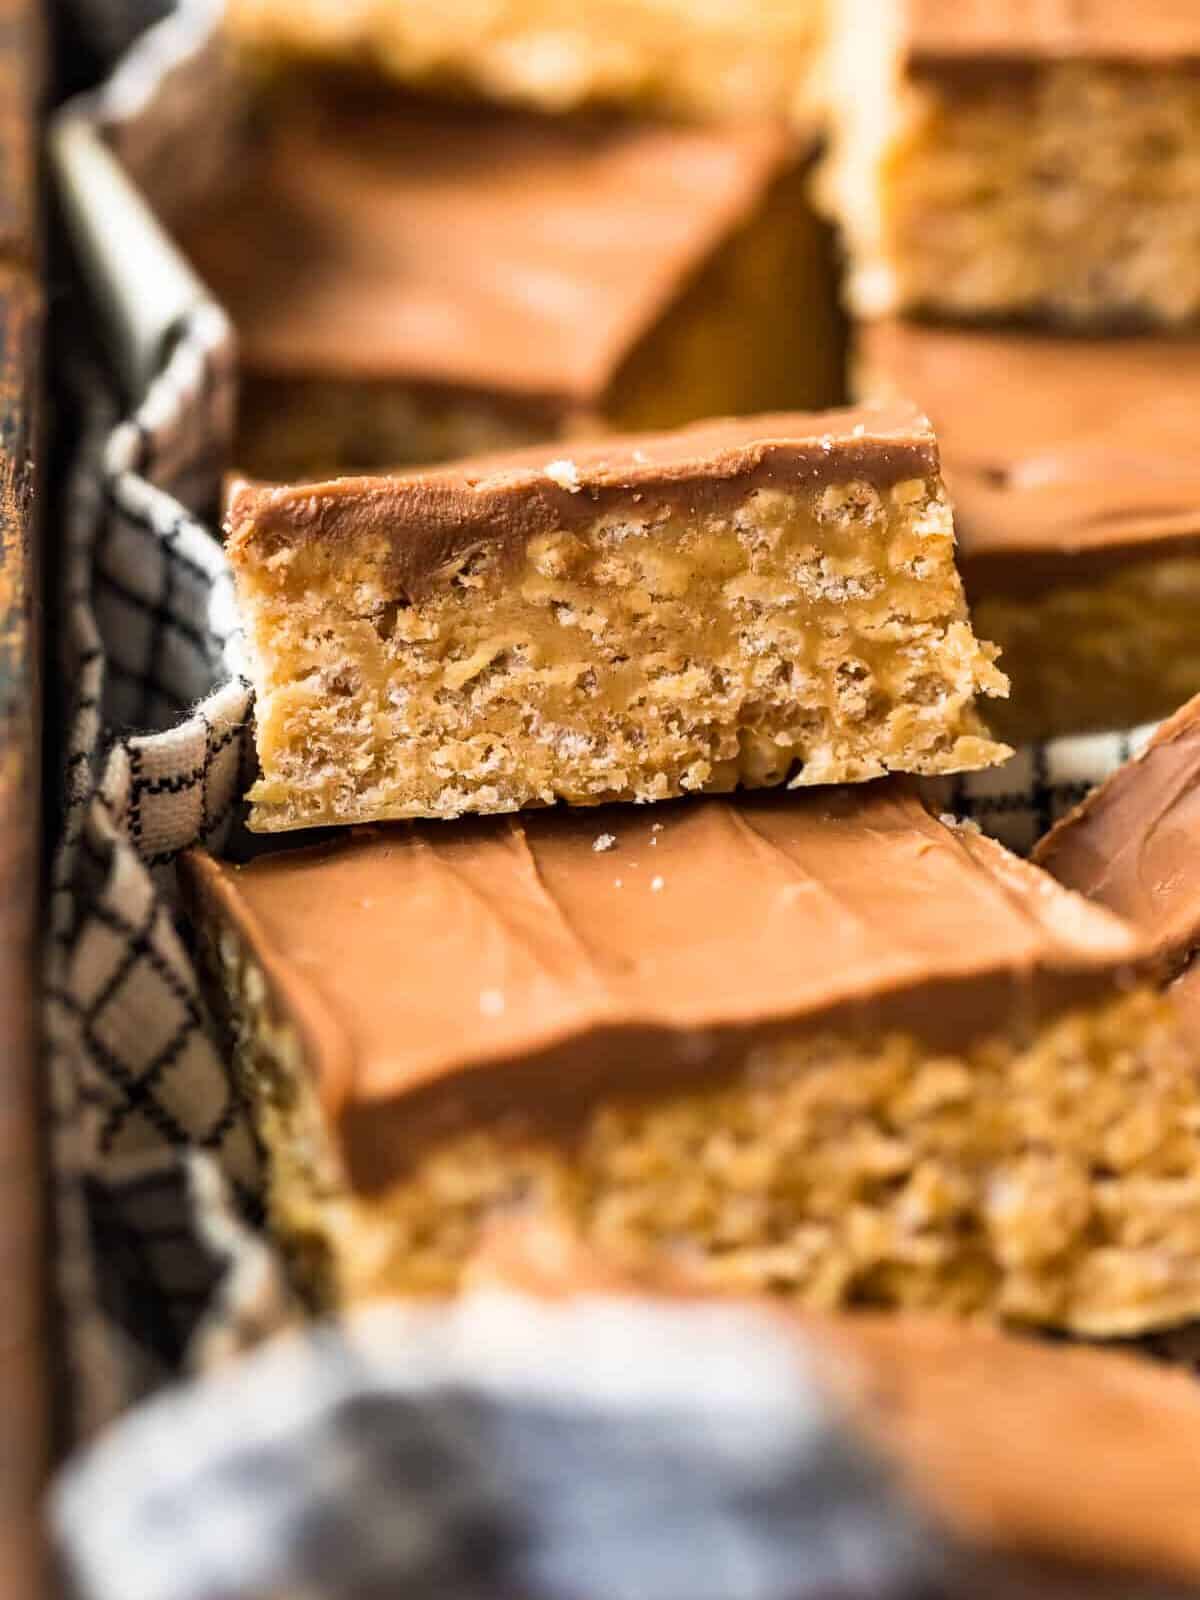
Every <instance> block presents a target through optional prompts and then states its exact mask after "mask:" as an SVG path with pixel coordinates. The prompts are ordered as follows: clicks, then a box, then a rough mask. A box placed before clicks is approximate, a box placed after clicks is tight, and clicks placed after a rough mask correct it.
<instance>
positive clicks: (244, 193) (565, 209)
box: [180, 89, 839, 476]
mask: <svg viewBox="0 0 1200 1600" xmlns="http://www.w3.org/2000/svg"><path fill="white" fill-rule="evenodd" d="M806 148H807V146H806V144H805V142H803V141H800V142H798V141H797V137H796V135H795V134H794V133H793V132H791V131H789V130H788V129H786V128H784V127H782V126H780V125H778V124H774V123H767V122H758V123H752V124H742V125H735V126H732V127H720V128H702V127H686V126H683V127H670V126H663V125H656V124H652V123H651V124H647V123H640V122H629V121H625V120H617V119H605V118H600V117H592V118H585V119H582V120H570V121H566V122H562V121H556V120H553V119H548V118H544V117H537V116H533V115H525V114H520V113H513V112H504V111H496V110H487V109H481V108H475V109H472V108H470V107H464V106H445V105H437V104H433V103H427V102H408V101H405V100H404V99H403V98H400V97H396V96H392V95H383V94H372V93H371V92H369V91H367V90H362V89H360V90H359V91H358V92H346V93H345V94H343V95H337V96H333V97H327V96H323V95H320V94H317V93H315V92H314V93H313V94H312V95H311V97H310V98H308V99H304V98H301V97H292V98H285V99H284V101H283V102H282V104H280V105H279V106H273V107H272V108H271V110H270V114H269V115H267V116H266V117H265V119H264V125H263V127H262V128H261V129H260V130H259V135H258V139H257V142H256V143H255V144H253V145H252V146H251V148H250V149H249V151H248V152H247V156H246V161H245V168H244V170H243V172H242V173H241V174H240V175H238V176H237V177H235V178H234V179H233V180H231V186H230V189H229V192H228V193H227V194H224V195H220V196H215V197H214V199H213V203H212V204H211V205H210V206H208V207H207V209H206V210H204V211H202V212H200V213H198V214H196V215H194V216H191V217H189V218H188V219H187V220H186V222H185V223H184V224H183V225H182V226H181V230H180V242H181V244H182V245H183V248H184V249H185V251H186V252H187V253H188V255H189V256H190V257H191V259H192V260H193V262H194V263H195V265H196V267H197V269H198V271H199V272H200V274H201V276H202V277H203V278H204V279H205V281H206V282H207V283H208V284H209V286H210V287H211V288H212V289H213V291H214V292H215V293H216V294H217V296H218V298H219V299H220V300H221V301H222V302H223V304H224V305H225V306H226V307H227V308H228V309H229V311H230V313H231V315H232V317H233V321H234V323H235V326H236V328H237V331H238V337H239V347H240V357H241V363H242V371H243V376H244V379H245V387H246V393H245V405H244V413H245V415H244V417H243V422H244V423H245V424H247V425H248V426H250V425H252V426H253V427H254V428H255V429H260V428H266V427H267V426H268V424H269V421H270V418H269V416H263V415H262V413H263V412H264V411H267V410H269V407H270V405H271V404H272V402H273V403H274V405H275V408H276V410H277V411H278V412H279V413H280V415H281V416H283V417H284V418H285V419H287V420H289V421H294V422H295V426H296V430H297V432H301V431H303V432H305V433H316V434H317V435H318V436H317V438H315V439H314V440H313V441H311V443H310V445H309V448H310V449H311V451H312V452H313V453H314V454H315V453H316V452H317V450H318V447H319V444H320V439H319V428H318V427H317V424H318V423H320V422H321V421H322V420H324V421H325V422H326V423H327V426H328V431H329V433H330V436H331V437H330V440H329V441H328V442H327V444H326V450H327V451H328V452H331V453H336V452H335V445H334V437H333V436H334V435H336V433H337V430H338V416H337V413H336V409H335V410H332V411H331V410H330V406H331V405H332V403H333V402H334V401H336V399H337V398H338V396H340V397H341V398H342V401H343V404H344V405H347V406H349V405H353V407H354V408H355V410H354V414H355V415H356V416H358V415H359V413H360V412H361V414H362V418H363V426H362V432H363V434H364V438H363V439H362V440H360V441H359V442H358V445H357V454H354V453H353V451H354V448H355V444H354V441H353V440H347V441H345V442H344V446H343V447H342V453H343V454H345V453H347V452H350V455H349V464H350V465H351V466H353V467H356V468H358V469H362V468H364V467H371V466H374V467H380V466H385V467H390V466H395V465H401V464H404V463H405V462H410V461H414V460H415V461H420V462H424V461H428V460H433V459H439V458H442V457H446V456H453V455H463V454H468V453H471V452H472V451H478V450H481V449H488V448H495V449H499V448H504V447H505V446H507V445H508V444H510V443H512V444H520V443H522V442H524V441H531V440H535V439H537V438H549V437H551V436H554V435H556V434H559V433H563V432H578V431H587V430H588V429H590V430H591V431H596V430H597V429H598V428H599V427H600V426H601V425H602V424H604V423H606V422H607V423H615V424H616V425H622V426H628V427H643V426H646V427H665V426H673V425H674V424H676V423H678V422H682V421H688V420H691V419H692V418H694V417H696V416H704V415H712V414H714V413H716V414H720V413H724V412H728V411H751V410H754V411H765V410H770V409H772V408H773V407H777V406H780V405H804V404H810V405H812V404H826V403H829V402H830V401H834V400H836V399H837V398H839V396H838V393H837V390H836V388H835V387H834V385H836V383H837V377H836V344H837V339H836V334H835V332H834V330H833V322H834V318H833V316H832V293H831V288H830V286H829V284H826V285H825V287H824V290H823V291H822V289H821V283H822V275H823V274H824V275H825V276H826V277H828V276H830V274H829V271H828V269H827V267H826V265H825V264H824V260H823V257H827V256H828V255H829V252H828V251H827V250H825V251H823V250H822V245H823V243H824V241H823V239H822V237H821V236H820V234H819V229H818V228H817V225H816V224H815V222H814V221H812V220H811V217H810V220H809V222H808V223H807V224H806V222H805V220H804V219H805V215H806V213H805V206H804V197H803V192H802V190H801V188H800V187H799V186H800V184H801V183H802V182H803V173H802V168H803V165H804V156H805V150H806ZM776 185H781V186H782V187H780V188H779V190H778V199H779V202H780V206H779V207H777V206H776V203H775V202H776V198H777V194H776ZM793 190H794V191H795V192H794V193H793ZM785 191H786V192H785ZM780 208H782V210H785V211H786V213H787V215H786V216H783V215H782V214H780V215H779V216H778V217H776V216H775V212H776V211H777V210H780ZM772 219H774V220H772ZM806 228H807V233H806ZM756 230H758V231H756ZM762 230H765V232H764V231H762ZM806 238H807V246H805V244H804V241H805V239H806ZM743 245H744V248H745V252H746V259H745V261H744V262H743V261H742V259H741V257H740V256H739V255H737V251H738V250H739V249H741V248H742V246H743ZM803 248H807V260H808V266H807V268H806V266H805V261H804V260H803V259H802V257H801V251H802V249H803ZM730 252H733V253H732V254H731V253H730ZM760 252H761V253H760ZM707 275H712V281H711V282H710V281H709V277H708V276H707ZM775 283H779V284H784V283H786V285H787V288H786V291H785V290H783V289H782V288H781V289H780V290H779V292H778V293H776V292H775V291H774V290H772V288H771V287H770V286H771V285H772V284H775ZM810 301H811V302H812V303H808V302H810ZM814 385H815V388H814ZM306 393H308V394H310V395H311V402H312V404H311V409H312V410H313V412H314V413H316V415H315V417H314V418H307V417H306V416H305V415H304V412H303V409H302V408H301V407H300V403H299V401H297V400H296V398H295V397H296V395H297V394H299V395H301V396H303V395H304V394H306ZM647 410H649V411H650V412H651V413H653V412H654V411H656V410H657V412H658V414H657V415H654V414H651V415H646V414H645V413H646V411H647ZM472 415H474V416H476V419H477V424H478V425H477V427H476V428H475V433H476V434H477V435H478V437H475V438H474V439H472V432H471V429H470V427H469V426H468V419H469V417H470V416H472ZM406 418H407V419H408V428H407V430H406V429H405V426H404V422H405V419H406ZM439 418H440V419H441V421H440V423H439V422H438V420H437V419H439ZM455 419H457V420H455ZM489 419H490V421H489ZM310 423H311V424H312V426H309V424H310ZM485 424H486V425H485ZM436 426H442V427H443V428H444V429H445V431H446V436H447V448H444V449H440V450H439V449H437V448H435V445H436V434H435V431H434V430H435V427H436ZM452 427H453V429H454V431H451V428H452ZM244 432H245V430H243V433H244ZM406 432H407V434H409V435H411V437H406ZM464 437H465V440H466V442H463V439H464ZM285 447H286V440H284V441H282V442H281V443H280V446H279V448H280V450H281V451H282V450H284V449H285ZM389 448H390V450H391V452H392V453H391V454H388V453H387V451H388V449H389ZM331 458H332V456H331V454H327V455H326V456H325V458H324V459H325V461H326V463H328V462H329V461H330V460H331ZM317 459H318V461H319V460H320V459H321V458H320V456H319V455H318V456H317ZM335 464H339V463H335ZM244 465H246V466H247V468H248V469H249V470H253V471H255V472H257V473H258V474H259V475H262V476H286V475H288V474H287V473H286V472H282V473H281V472H279V471H278V470H276V471H272V470H271V469H270V467H269V463H267V464H259V463H257V462H254V461H249V462H244ZM308 475H309V476H311V475H312V472H311V471H310V472H309V474H308Z"/></svg>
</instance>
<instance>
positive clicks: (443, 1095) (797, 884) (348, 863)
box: [185, 783, 1143, 1188]
mask: <svg viewBox="0 0 1200 1600" xmlns="http://www.w3.org/2000/svg"><path fill="white" fill-rule="evenodd" d="M185 882H186V883H188V884H190V886H191V889H192V892H193V893H194V894H196V895H199V896H200V897H201V898H202V899H203V900H207V901H209V902H210V903H211V905H212V907H213V909H215V912H216V914H217V916H218V918H219V919H220V920H228V921H231V922H232V923H233V924H234V925H235V926H236V927H237V928H238V929H239V930H240V932H241V934H242V937H243V938H244V939H245V940H246V941H247V942H248V943H249V945H250V946H251V948H252V952H253V956H254V958H255V960H256V961H257V962H258V963H259V964H260V965H261V967H262V968H263V969H264V971H265V973H266V975H267V979H268V982H269V985H270V988H271V990H272V992H273V994H274V997H275V1003H276V1006H277V1008H278V1010H279V1011H280V1012H281V1013H282V1014H283V1015H284V1016H286V1017H288V1018H290V1019H291V1020H292V1021H293V1023H294V1024H295V1025H296V1027H297V1028H298V1030H299V1032H300V1034H301V1036H302V1038H303V1040H304V1042H305V1046H306V1054H307V1056H308V1059H309V1061H310V1062H311V1065H312V1069H313V1071H314V1072H315V1074H316V1077H317V1080H318V1082H319V1085H320V1089H321V1093H322V1097H323V1100H324V1102H325V1105H326V1108H327V1111H328V1113H329V1115H330V1116H331V1117H332V1118H333V1119H334V1121H335V1123H336V1124H338V1126H339V1128H340V1132H341V1135H342V1140H343V1145H344V1150H345V1155H346V1159H347V1164H348V1166H349V1168H350V1171H351V1176H352V1179H353V1180H354V1181H356V1182H357V1183H358V1184H360V1185H361V1186H362V1187H366V1188H373V1187H376V1186H378V1185H382V1184H385V1183H386V1182H387V1181H388V1180H389V1178H392V1177H394V1176H395V1174H396V1172H397V1170H398V1168H399V1167H400V1166H401V1165H402V1164H403V1161H404V1159H405V1154H406V1148H407V1149H411V1146H412V1145H414V1144H416V1143H419V1141H420V1140H421V1139H422V1138H428V1137H430V1136H432V1135H434V1134H436V1133H438V1132H442V1131H444V1132H453V1131H454V1130H455V1128H456V1127H461V1126H462V1125H464V1124H466V1123H467V1122H469V1121H472V1120H475V1121H482V1120H488V1119H493V1118H496V1117H501V1116H504V1115H511V1114H512V1113H513V1112H515V1111H519V1112H520V1113H522V1114H525V1115H529V1116H538V1117H547V1116H556V1115H560V1114H562V1113H564V1112H565V1113H566V1114H567V1115H574V1114H577V1113H578V1112H579V1111H581V1110H584V1109H586V1106H587V1104H588V1103H589V1101H590V1100H591V1099H594V1097H595V1096H596V1094H603V1093H606V1092H612V1091H614V1090H618V1089H619V1090H622V1091H624V1092H626V1093H628V1092H631V1091H632V1092H635V1093H636V1092H641V1091H646V1092H649V1091H653V1090H655V1089H661V1088H667V1089H669V1088H670V1087H672V1086H673V1084H674V1083H675V1081H676V1080H690V1079H694V1078H696V1077H697V1076H704V1075H705V1074H711V1073H719V1072H721V1071H722V1070H724V1069H725V1068H726V1067H728V1066H730V1065H731V1064H734V1063H736V1062H738V1061H740V1060H743V1059H744V1056H745V1052H746V1050H747V1049H748V1048H749V1047H750V1045H751V1044H753V1043H754V1042H756V1041H757V1040H759V1039H768V1038H770V1037H772V1036H773V1035H774V1034H777V1033H779V1032H782V1031H793V1032H794V1031H795V1029H796V1028H797V1027H814V1028H815V1027H826V1026H828V1027H837V1028H846V1029H850V1030H859V1029H867V1030H871V1029H877V1028H879V1027H885V1026H895V1027H902V1028H909V1029H913V1030H915V1031H917V1032H919V1033H921V1034H925V1035H927V1036H930V1037H934V1038H938V1039H944V1040H952V1041H954V1042H955V1043H957V1044H958V1045H959V1046H962V1045H963V1044H965V1043H969V1042H970V1041H971V1040H973V1039H975V1038H976V1037H977V1036H978V1035H979V1034H980V1033H982V1032H984V1031H987V1030H990V1029H992V1028H999V1029H1001V1030H1003V1031H1005V1032H1008V1031H1010V1030H1020V1029H1021V1027H1022V1026H1023V1025H1025V1024H1026V1023H1028V1022H1030V1021H1031V1020H1032V1017H1033V1015H1034V1014H1035V1013H1036V1012H1040V1011H1044V1010H1046V1009H1047V1008H1057V1007H1060V1006H1062V1005H1065V1004H1071V1003H1075V1002H1076V1001H1078V1000H1081V999H1082V998H1083V997H1084V996H1085V995H1090V994H1092V993H1095V992H1098V991H1101V990H1104V989H1106V988H1107V987H1108V986H1110V985H1111V983H1112V981H1113V979H1114V976H1115V975H1117V974H1118V973H1122V972H1124V971H1125V969H1127V967H1128V966H1129V964H1130V963H1131V962H1134V961H1135V960H1137V959H1139V958H1140V956H1141V955H1142V953H1143V952H1142V949H1141V946H1140V944H1139V941H1138V940H1137V938H1136V937H1135V935H1134V934H1133V932H1132V930H1130V929H1129V928H1128V927H1127V926H1126V925H1125V924H1123V923H1121V922H1120V921H1118V920H1117V919H1115V918H1113V917H1110V916H1109V915H1108V914H1107V913H1105V912H1102V911H1100V910H1098V909H1097V908H1096V907H1093V906H1089V905H1087V904H1086V903H1085V902H1084V901H1082V900H1080V899H1078V898H1077V897H1075V896H1072V895H1068V894H1065V893H1064V892H1062V891H1061V890H1059V889H1058V888H1057V887H1056V886H1055V885H1054V884H1053V883H1052V881H1051V880H1050V879H1048V878H1046V877H1045V876H1044V875H1042V874H1041V873H1039V872H1037V871H1036V870H1035V869H1033V868H1032V867H1029V866H1028V865H1027V864H1025V863H1023V862H1020V861H1018V860H1016V859H1015V858H1014V857H1012V856H1009V855H1008V854H1007V853H1006V852H1005V851H1003V850H1002V849H1001V848H1000V847H999V846H998V845H995V844H994V843H992V842H991V841H989V840H986V839H984V838H983V837H982V836H981V835H979V834H977V833H975V832H973V831H970V830H966V829H962V830H960V829H955V828H951V827H947V826H945V825H943V824H942V823H939V822H937V821H935V820H934V819H933V818H932V817H931V816H929V815H928V813H927V812H926V811H925V810H924V809H923V808H922V806H921V805H920V803H919V802H918V800H917V799H916V798H914V796H913V795H912V794H911V792H910V791H909V790H908V789H907V788H906V787H904V786H903V785H899V784H893V783H883V784H875V785H868V786H858V787H856V788H855V789H853V790H814V791H811V792H809V793H807V794H805V795H803V796H796V795H789V796H785V797H782V798H777V797H754V798H747V799H745V800H742V801H740V802H739V803H737V804H732V803H730V802H728V801H717V800H688V801H684V802H681V803H677V804H671V805H662V806H655V807H653V808H651V809H649V810H646V811H643V810H640V809H633V808H610V809H606V810H597V811H589V812H586V813H580V812H561V813H556V814H553V815H539V814H536V813H534V814H530V815H529V816H527V817H525V818H523V819H521V820H519V821H518V820H510V819H507V818H506V819H494V820H493V819H488V820H484V821H475V822H471V823H468V824H461V825H460V824H447V823H442V824H435V825H432V826H429V825H426V826H399V827H394V828H390V829H381V830H375V831H366V832H361V833H356V834H355V835H353V836H351V837H349V838H345V837H343V838H341V839H339V840H337V841H335V842H332V843H330V844H324V845H321V846H319V847H316V848H313V849H305V850H299V851H289V852H287V853H283V854H278V855H271V856H266V857H262V858H260V859H258V860H257V861H255V862H254V863H252V864H251V865H250V866H247V867H241V868H239V867H233V866H228V865H225V864H223V863H220V862H217V861H215V860H213V859H212V858H210V857H208V856H205V855H203V854H194V855H192V856H191V857H189V859H188V861H187V863H186V866H185ZM389 1113H390V1114H389Z"/></svg>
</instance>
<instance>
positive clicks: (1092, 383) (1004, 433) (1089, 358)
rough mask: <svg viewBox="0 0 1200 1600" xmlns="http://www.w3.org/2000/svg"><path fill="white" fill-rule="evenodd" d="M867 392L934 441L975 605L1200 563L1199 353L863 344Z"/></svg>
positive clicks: (1080, 342) (1140, 344) (972, 342)
mask: <svg viewBox="0 0 1200 1600" xmlns="http://www.w3.org/2000/svg"><path fill="white" fill-rule="evenodd" d="M857 361H858V368H859V387H860V389H861V390H862V392H864V393H865V394H868V395H876V394H904V395H906V396H909V397H911V398H912V399H913V400H914V401H915V402H916V403H917V404H918V405H920V406H922V407H923V408H924V409H925V410H926V411H927V412H928V413H929V416H930V418H931V419H932V422H933V425H934V427H935V428H936V429H937V434H938V440H939V443H940V445H941V451H942V465H943V469H944V471H945V474H946V481H947V485H948V486H949V488H950V492H951V495H952V496H953V499H954V508H955V525H956V528H957V531H958V537H959V545H960V561H959V564H960V566H961V568H962V572H963V578H964V581H965V583H966V585H967V592H968V595H969V596H970V598H971V599H972V600H973V601H974V600H977V599H980V598H982V597H984V596H987V595H992V594H996V593H1005V594H1009V593H1017V594H1020V593H1036V592H1038V591H1039V590H1041V589H1043V588H1044V587H1045V586H1046V585H1047V584H1051V583H1072V582H1082V581H1087V580H1088V579H1090V578H1091V577H1092V576H1093V575H1094V574H1095V573H1096V572H1097V570H1098V569H1100V568H1101V567H1108V568H1111V567H1113V566H1116V565H1119V564H1121V563H1125V562H1134V561H1139V560H1145V559H1147V558H1152V557H1155V556H1161V555H1164V554H1172V555H1173V554H1181V555H1184V554H1186V555H1194V554H1196V553H1197V551H1198V550H1200V431H1198V430H1197V428H1196V425H1195V417H1196V412H1197V409H1198V407H1200V340H1196V339H1178V340H1163V339H1084V338H1065V337H1055V336H1053V335H1045V336H1039V335H1036V334H1021V333H1018V332H1012V333H988V332H980V331H972V330H955V329H945V328H934V327H930V326H926V325H923V324H920V323H916V322H903V321H900V320H898V319H893V320H884V321H880V322H874V323H872V322H868V323H864V324H862V325H861V326H860V328H859V331H858V355H857Z"/></svg>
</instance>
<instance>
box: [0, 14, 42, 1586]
mask: <svg viewBox="0 0 1200 1600" xmlns="http://www.w3.org/2000/svg"><path fill="white" fill-rule="evenodd" d="M41 10H42V7H41V4H40V0H0V1595H3V1596H6V1597H7V1596H10V1595H11V1596H13V1597H14V1600H15V1597H17V1596H21V1597H30V1600H35V1597H38V1596H40V1595H42V1594H43V1593H45V1592H46V1591H45V1589H44V1587H43V1582H44V1571H43V1566H42V1559H41V1540H40V1538H39V1522H40V1518H39V1514H38V1499H39V1492H40V1488H41V1481H42V1476H43V1472H44V1466H45V1460H46V1449H47V1432H48V1424H47V1416H48V1405H47V1397H48V1389H47V1385H46V1369H45V1360H44V1357H45V1294H44V1290H45V1277H44V1260H45V1258H44V1251H43V1206H42V1201H43V1179H42V1172H43V1164H42V1159H41V1158H42V1149H41V1141H40V1138H39V1131H38V1130H39V1126H40V1104H39V1095H38V1081H39V1080H38V1073H37V1064H38V1034H37V1027H36V1007H35V992H36V974H37V965H38V956H37V938H38V915H37V906H38V895H39V890H40V878H41V873H40V861H41V843H40V837H39V819H40V814H41V808H42V801H41V789H42V783H41V758H40V745H39V734H40V707H41V675H40V670H39V669H40V653H41V629H40V606H39V593H38V578H39V562H38V549H37V538H36V526H37V508H38V498H39V490H40V485H39V482H38V468H37V458H38V453H39V448H40V429H39V394H40V384H41V337H42V312H43V307H42V294H41V286H40V282H39V274H38V265H37V263H38V259H39V244H40V240H39V234H38V202H37V196H38V184H37V171H36V154H35V152H36V132H35V129H36V122H35V107H36V105H37V102H38V98H39V96H40V86H41V83H42V52H41V39H42V35H41V28H40V23H41Z"/></svg>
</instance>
